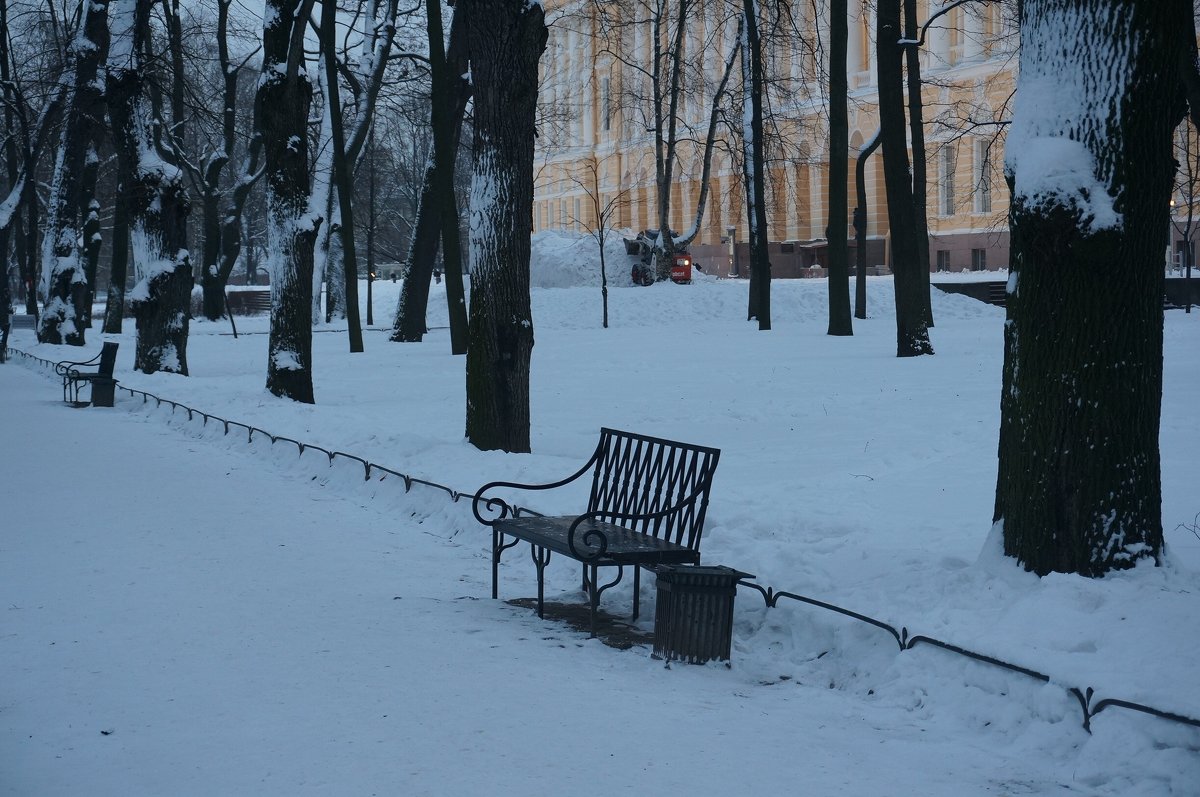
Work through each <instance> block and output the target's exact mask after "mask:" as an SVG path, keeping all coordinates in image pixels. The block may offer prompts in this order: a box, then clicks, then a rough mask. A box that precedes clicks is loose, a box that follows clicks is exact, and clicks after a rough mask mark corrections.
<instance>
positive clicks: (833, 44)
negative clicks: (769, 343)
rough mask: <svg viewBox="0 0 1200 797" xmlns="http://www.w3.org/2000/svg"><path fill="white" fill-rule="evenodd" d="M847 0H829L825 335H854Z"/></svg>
mask: <svg viewBox="0 0 1200 797" xmlns="http://www.w3.org/2000/svg"><path fill="white" fill-rule="evenodd" d="M846 14H847V10H846V0H831V3H830V5H829V25H830V31H829V201H828V203H827V206H828V208H829V220H828V223H827V225H826V227H825V240H827V241H829V328H828V330H827V332H826V334H828V335H853V334H854V322H853V321H851V320H850V257H849V255H850V252H849V247H848V246H847V241H846V205H847V204H849V203H848V202H847V201H846V199H847V197H846V183H847V181H848V179H849V177H850V175H849V174H848V172H849V167H848V165H847V160H846V159H847V157H848V155H847V153H848V152H849V150H850V130H849V126H850V122H849V117H848V116H847V111H846V104H847V98H848V96H849V92H850V89H849V85H848V82H847V80H846V42H847V39H848V36H849V30H848V24H847V22H846Z"/></svg>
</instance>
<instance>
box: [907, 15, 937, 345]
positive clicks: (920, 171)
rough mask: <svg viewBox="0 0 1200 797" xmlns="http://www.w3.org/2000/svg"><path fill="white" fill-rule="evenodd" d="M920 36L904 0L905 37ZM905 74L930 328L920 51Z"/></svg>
mask: <svg viewBox="0 0 1200 797" xmlns="http://www.w3.org/2000/svg"><path fill="white" fill-rule="evenodd" d="M920 35H921V32H920V26H919V25H918V24H917V0H904V38H905V39H906V40H908V41H917V40H918V39H919V37H920ZM904 52H905V57H906V61H905V64H906V66H907V73H908V129H909V149H911V150H912V196H913V200H912V201H913V215H914V217H915V219H916V225H917V226H916V229H915V231H914V234H915V235H916V238H917V260H918V262H919V268H918V272H917V273H918V276H919V277H920V279H921V292H922V300H923V301H922V311H923V312H924V314H925V324H926V326H929V327H932V326H933V305H932V304H930V298H929V291H930V290H931V289H930V285H929V208H928V202H927V200H926V197H927V195H928V188H929V180H928V176H927V170H926V165H925V111H924V107H925V105H924V102H923V101H922V99H921V51H920V48H918V47H916V46H914V45H909V46H906V47H905V48H904Z"/></svg>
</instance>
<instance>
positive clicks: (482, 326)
mask: <svg viewBox="0 0 1200 797" xmlns="http://www.w3.org/2000/svg"><path fill="white" fill-rule="evenodd" d="M467 24H468V34H467V37H468V44H469V47H468V50H469V52H470V53H471V77H472V81H473V83H474V86H475V146H474V152H473V164H474V176H473V178H472V185H471V233H470V235H471V249H470V253H471V254H470V256H471V276H472V279H473V286H472V290H471V319H470V338H469V344H468V349H467V424H466V426H467V438H468V439H469V440H470V441H471V443H473V444H474V445H475V446H476V447H477V448H480V449H484V450H490V449H503V450H505V451H514V452H515V451H529V360H530V355H531V353H532V351H533V318H532V316H531V314H530V308H529V254H530V241H529V237H530V232H531V230H530V219H531V218H532V215H533V144H534V131H535V111H536V105H537V93H538V60H539V59H540V58H541V55H542V51H543V50H545V47H546V39H547V35H548V30H547V28H546V24H545V18H544V15H543V12H542V7H541V6H540V5H537V4H536V3H529V2H527V0H473V2H472V3H471V4H470V6H469V10H468V22H467Z"/></svg>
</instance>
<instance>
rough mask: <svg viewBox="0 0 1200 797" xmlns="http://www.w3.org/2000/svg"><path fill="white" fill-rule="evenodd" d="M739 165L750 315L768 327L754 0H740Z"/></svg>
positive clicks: (760, 89) (764, 188)
mask: <svg viewBox="0 0 1200 797" xmlns="http://www.w3.org/2000/svg"><path fill="white" fill-rule="evenodd" d="M742 9H743V11H742V15H743V18H744V20H745V22H744V24H743V26H742V91H743V96H742V165H743V169H744V172H745V180H744V182H745V185H746V218H747V219H748V220H749V222H750V302H749V305H750V311H749V313H748V315H749V316H750V318H754V319H757V320H758V328H759V329H760V330H767V329H770V328H771V259H770V252H769V250H768V249H767V180H766V163H765V157H764V152H763V147H764V142H763V107H762V106H763V91H764V86H763V61H762V59H763V55H762V36H761V34H760V32H759V19H758V4H757V2H756V0H743V5H742Z"/></svg>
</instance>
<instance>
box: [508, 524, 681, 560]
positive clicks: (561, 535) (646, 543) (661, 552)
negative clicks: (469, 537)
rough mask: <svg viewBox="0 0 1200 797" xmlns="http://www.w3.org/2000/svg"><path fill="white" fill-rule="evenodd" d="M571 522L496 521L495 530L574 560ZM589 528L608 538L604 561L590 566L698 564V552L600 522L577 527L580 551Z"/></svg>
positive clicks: (577, 541) (577, 542)
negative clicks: (569, 537)
mask: <svg viewBox="0 0 1200 797" xmlns="http://www.w3.org/2000/svg"><path fill="white" fill-rule="evenodd" d="M574 521H575V517H573V516H567V517H523V518H520V519H511V518H510V519H506V520H499V521H497V522H496V524H495V529H496V531H498V532H500V533H501V534H506V535H508V536H510V537H516V538H517V539H520V540H524V541H525V542H528V543H532V544H533V545H535V546H537V547H539V548H545V549H547V550H550V551H553V552H555V553H558V554H562V555H563V556H566V557H569V558H575V555H574V554H573V553H572V552H571V546H570V543H569V541H568V533H569V531H570V528H571V524H572V523H573V522H574ZM591 528H595V529H598V530H599V531H601V532H603V533H604V535H605V536H606V537H607V538H608V553H607V554H606V555H605V557H604V558H603V559H600V560H599V561H596V562H589V564H596V565H614V564H626V565H657V564H694V563H696V562H699V561H700V553H699V552H698V551H693V550H692V549H690V548H687V547H685V546H683V545H676V544H675V543H673V542H670V541H668V540H663V539H659V538H658V537H651V536H650V535H649V534H643V533H641V532H639V531H631V530H630V529H627V528H624V527H623V526H618V525H616V524H613V523H605V522H603V521H592V522H589V523H586V524H584V525H581V526H580V527H579V529H578V530H577V531H576V532H575V538H576V545H577V546H579V547H580V548H584V547H585V545H586V544H585V542H584V539H583V535H584V533H585V532H586V531H587V530H588V529H591Z"/></svg>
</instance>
